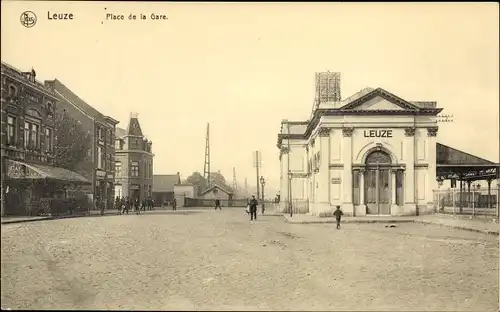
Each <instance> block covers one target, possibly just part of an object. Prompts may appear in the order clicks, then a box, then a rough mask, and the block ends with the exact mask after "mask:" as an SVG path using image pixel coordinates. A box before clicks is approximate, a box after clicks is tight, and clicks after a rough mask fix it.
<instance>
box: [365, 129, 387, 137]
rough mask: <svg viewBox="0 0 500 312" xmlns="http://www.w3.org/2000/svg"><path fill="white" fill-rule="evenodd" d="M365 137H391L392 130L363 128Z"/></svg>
mask: <svg viewBox="0 0 500 312" xmlns="http://www.w3.org/2000/svg"><path fill="white" fill-rule="evenodd" d="M363 134H364V136H365V138H392V130H364V131H363Z"/></svg>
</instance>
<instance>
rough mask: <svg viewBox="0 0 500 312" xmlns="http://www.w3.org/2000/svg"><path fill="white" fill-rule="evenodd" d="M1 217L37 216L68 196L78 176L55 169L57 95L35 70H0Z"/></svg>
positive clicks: (83, 180)
mask: <svg viewBox="0 0 500 312" xmlns="http://www.w3.org/2000/svg"><path fill="white" fill-rule="evenodd" d="M1 72H2V75H1V103H2V105H1V107H2V113H1V155H2V162H1V168H2V177H1V181H2V197H1V198H2V212H1V213H2V215H36V214H38V213H39V212H41V211H42V210H44V211H46V209H47V208H48V207H50V205H51V199H53V198H56V197H58V198H61V197H62V198H64V197H66V195H67V190H68V189H71V188H72V187H76V185H85V184H90V181H89V180H88V179H86V178H85V177H83V176H81V175H80V174H78V173H76V172H73V171H70V170H67V169H64V168H57V167H54V159H55V149H56V144H55V143H56V142H55V137H54V130H55V127H56V118H55V112H56V109H57V107H58V105H59V104H60V103H59V102H60V99H59V97H58V96H57V95H56V94H54V93H53V92H51V91H50V90H48V89H47V88H45V86H44V85H43V84H42V83H41V82H39V81H37V80H36V72H35V70H33V69H32V70H31V71H29V72H23V71H21V70H18V69H16V68H14V67H12V66H11V65H8V64H6V63H4V62H2V67H1Z"/></svg>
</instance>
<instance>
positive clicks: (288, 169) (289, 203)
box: [286, 122, 293, 217]
mask: <svg viewBox="0 0 500 312" xmlns="http://www.w3.org/2000/svg"><path fill="white" fill-rule="evenodd" d="M287 134H288V135H290V123H289V122H287ZM287 145H288V153H287V158H288V161H287V162H286V163H287V168H286V172H287V179H288V207H289V209H290V217H292V216H293V211H292V173H291V172H290V137H288V140H287Z"/></svg>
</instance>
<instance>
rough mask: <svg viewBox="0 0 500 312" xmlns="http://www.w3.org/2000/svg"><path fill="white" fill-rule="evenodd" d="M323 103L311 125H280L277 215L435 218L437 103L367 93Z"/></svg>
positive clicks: (371, 91)
mask: <svg viewBox="0 0 500 312" xmlns="http://www.w3.org/2000/svg"><path fill="white" fill-rule="evenodd" d="M369 90H370V91H369V92H364V93H363V95H361V96H352V97H350V98H349V99H348V100H347V101H344V102H339V103H323V104H322V105H320V106H319V107H318V108H317V109H316V110H315V111H314V114H313V115H314V116H313V118H312V120H311V121H310V122H289V121H283V122H282V130H281V133H280V134H279V135H278V147H279V148H280V163H281V175H280V177H281V189H280V210H281V211H287V210H288V206H289V202H290V200H289V193H290V191H291V202H292V204H293V205H294V206H295V207H294V210H296V211H297V210H299V211H300V212H309V213H311V214H313V215H318V216H320V215H329V214H331V213H332V212H333V210H334V208H335V206H336V205H340V206H341V207H342V209H343V211H344V214H346V215H351V216H362V215H366V214H373V215H415V214H417V213H420V214H423V213H428V212H430V211H433V209H434V207H433V204H432V200H433V193H432V191H433V188H434V187H435V184H436V182H435V181H436V134H437V129H438V127H437V121H436V116H437V114H438V113H439V112H440V111H441V109H439V108H436V103H435V102H418V103H417V102H409V101H405V100H403V99H401V98H399V97H397V96H395V95H393V94H391V93H389V92H387V91H385V90H383V89H380V88H378V89H369Z"/></svg>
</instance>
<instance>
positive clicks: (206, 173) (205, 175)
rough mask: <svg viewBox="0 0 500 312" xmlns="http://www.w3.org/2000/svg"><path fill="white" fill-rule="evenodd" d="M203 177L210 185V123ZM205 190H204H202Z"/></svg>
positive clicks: (206, 140)
mask: <svg viewBox="0 0 500 312" xmlns="http://www.w3.org/2000/svg"><path fill="white" fill-rule="evenodd" d="M203 178H204V179H205V181H207V185H206V187H210V184H211V181H210V124H209V123H208V124H207V136H206V139H205V164H204V165H203ZM202 191H204V190H202Z"/></svg>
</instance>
